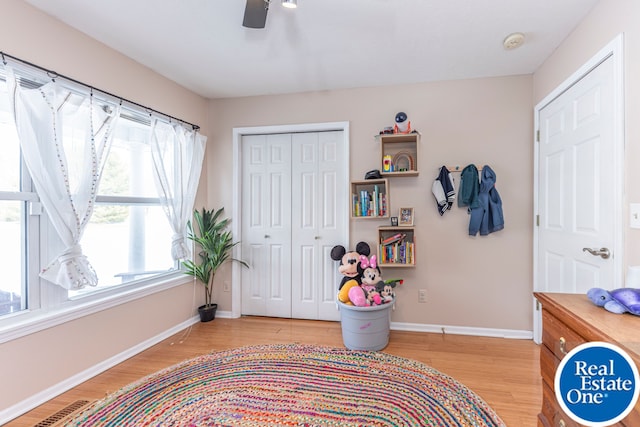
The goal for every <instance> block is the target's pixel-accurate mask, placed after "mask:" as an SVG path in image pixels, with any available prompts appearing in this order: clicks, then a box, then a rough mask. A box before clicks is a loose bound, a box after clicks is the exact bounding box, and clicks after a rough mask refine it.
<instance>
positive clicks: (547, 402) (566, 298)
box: [534, 293, 640, 427]
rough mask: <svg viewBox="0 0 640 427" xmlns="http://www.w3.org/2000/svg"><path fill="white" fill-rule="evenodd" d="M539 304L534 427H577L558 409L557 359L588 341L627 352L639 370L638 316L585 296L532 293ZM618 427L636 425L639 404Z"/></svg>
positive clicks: (639, 318) (639, 417) (637, 423)
mask: <svg viewBox="0 0 640 427" xmlns="http://www.w3.org/2000/svg"><path fill="white" fill-rule="evenodd" d="M534 296H535V297H536V299H537V300H538V301H539V302H540V303H541V304H542V330H543V332H542V346H541V347H540V371H541V373H542V380H543V381H542V409H541V412H540V414H538V426H545V427H560V426H562V427H564V426H579V425H580V424H577V423H575V422H574V421H573V420H572V419H571V418H569V417H568V416H566V414H565V413H564V412H563V411H562V409H561V408H560V405H559V404H558V402H557V400H556V397H555V393H554V386H553V382H554V377H555V373H556V368H557V367H558V365H559V363H560V360H561V359H562V358H563V357H564V355H565V354H566V353H568V352H569V351H570V350H571V349H573V348H574V347H576V346H578V345H579V344H582V343H584V342H589V341H604V342H609V343H612V344H615V345H617V346H618V347H620V348H622V349H623V350H625V351H626V352H627V353H629V356H631V358H632V359H633V360H634V361H635V362H636V366H638V367H639V368H640V316H634V315H632V314H628V313H627V314H614V313H610V312H608V311H606V310H605V309H604V308H602V307H597V306H595V305H594V304H593V303H591V301H589V299H588V298H587V296H586V295H582V294H556V293H534ZM616 425H618V426H626V427H636V426H640V403H637V404H636V407H635V408H634V410H633V411H632V412H631V413H630V414H629V415H628V416H627V417H626V418H625V419H624V420H622V422H621V423H618V424H616Z"/></svg>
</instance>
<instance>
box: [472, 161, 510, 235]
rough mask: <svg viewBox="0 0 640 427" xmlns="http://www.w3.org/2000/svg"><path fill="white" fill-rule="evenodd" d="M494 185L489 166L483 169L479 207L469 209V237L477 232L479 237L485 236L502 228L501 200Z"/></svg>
mask: <svg viewBox="0 0 640 427" xmlns="http://www.w3.org/2000/svg"><path fill="white" fill-rule="evenodd" d="M495 184H496V174H495V172H494V171H493V170H492V169H491V168H490V167H489V166H485V167H483V168H482V174H481V181H480V191H479V193H478V202H479V205H480V206H479V207H477V208H473V209H471V218H470V219H469V235H470V236H475V235H476V234H477V233H478V232H480V235H481V236H486V235H487V234H489V233H493V232H494V231H499V230H502V229H503V228H504V214H503V212H502V199H501V198H500V194H499V193H498V190H496V188H495Z"/></svg>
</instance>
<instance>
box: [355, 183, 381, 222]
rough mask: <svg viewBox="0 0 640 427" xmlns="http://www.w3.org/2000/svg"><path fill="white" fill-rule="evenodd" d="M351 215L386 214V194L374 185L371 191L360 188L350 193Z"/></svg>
mask: <svg viewBox="0 0 640 427" xmlns="http://www.w3.org/2000/svg"><path fill="white" fill-rule="evenodd" d="M351 211H352V212H353V216H360V217H361V216H370V217H379V216H386V214H387V195H386V194H385V193H383V192H381V191H380V188H379V187H378V186H377V185H374V187H373V189H372V191H367V190H360V192H359V194H356V193H352V194H351Z"/></svg>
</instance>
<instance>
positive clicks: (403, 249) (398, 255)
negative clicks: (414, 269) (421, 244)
mask: <svg viewBox="0 0 640 427" xmlns="http://www.w3.org/2000/svg"><path fill="white" fill-rule="evenodd" d="M378 249H379V253H380V258H381V260H380V263H381V264H406V265H413V264H414V263H415V260H414V244H413V243H411V242H404V243H399V242H396V243H392V244H389V245H383V244H380V246H379V248H378Z"/></svg>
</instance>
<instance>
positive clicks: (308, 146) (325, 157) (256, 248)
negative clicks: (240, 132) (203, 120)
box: [241, 131, 349, 320]
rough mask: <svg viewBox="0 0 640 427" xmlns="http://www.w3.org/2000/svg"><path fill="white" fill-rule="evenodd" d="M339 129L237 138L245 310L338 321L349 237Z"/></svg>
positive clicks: (344, 170)
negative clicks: (339, 258)
mask: <svg viewBox="0 0 640 427" xmlns="http://www.w3.org/2000/svg"><path fill="white" fill-rule="evenodd" d="M345 153H346V150H345V139H344V133H343V132H342V131H329V132H310V133H292V134H269V135H245V136H243V137H242V155H241V156H242V163H241V165H242V166H241V167H242V227H241V229H242V236H241V245H242V257H243V259H244V260H246V261H247V262H248V263H249V265H250V266H251V267H250V268H243V269H242V286H241V287H242V314H243V315H257V316H271V317H292V318H299V319H319V320H338V319H339V318H340V315H339V312H338V310H337V309H336V303H335V300H336V292H337V284H338V283H339V282H340V277H339V274H338V272H337V266H336V264H335V261H333V260H332V259H331V257H330V252H331V248H333V247H334V246H335V245H337V244H345V242H346V241H347V239H348V236H347V235H345V233H346V232H347V231H346V230H348V228H347V225H348V218H349V214H348V209H349V206H348V201H349V196H348V177H347V167H348V165H347V164H346V162H347V159H348V158H347V155H346V154H345Z"/></svg>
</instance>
